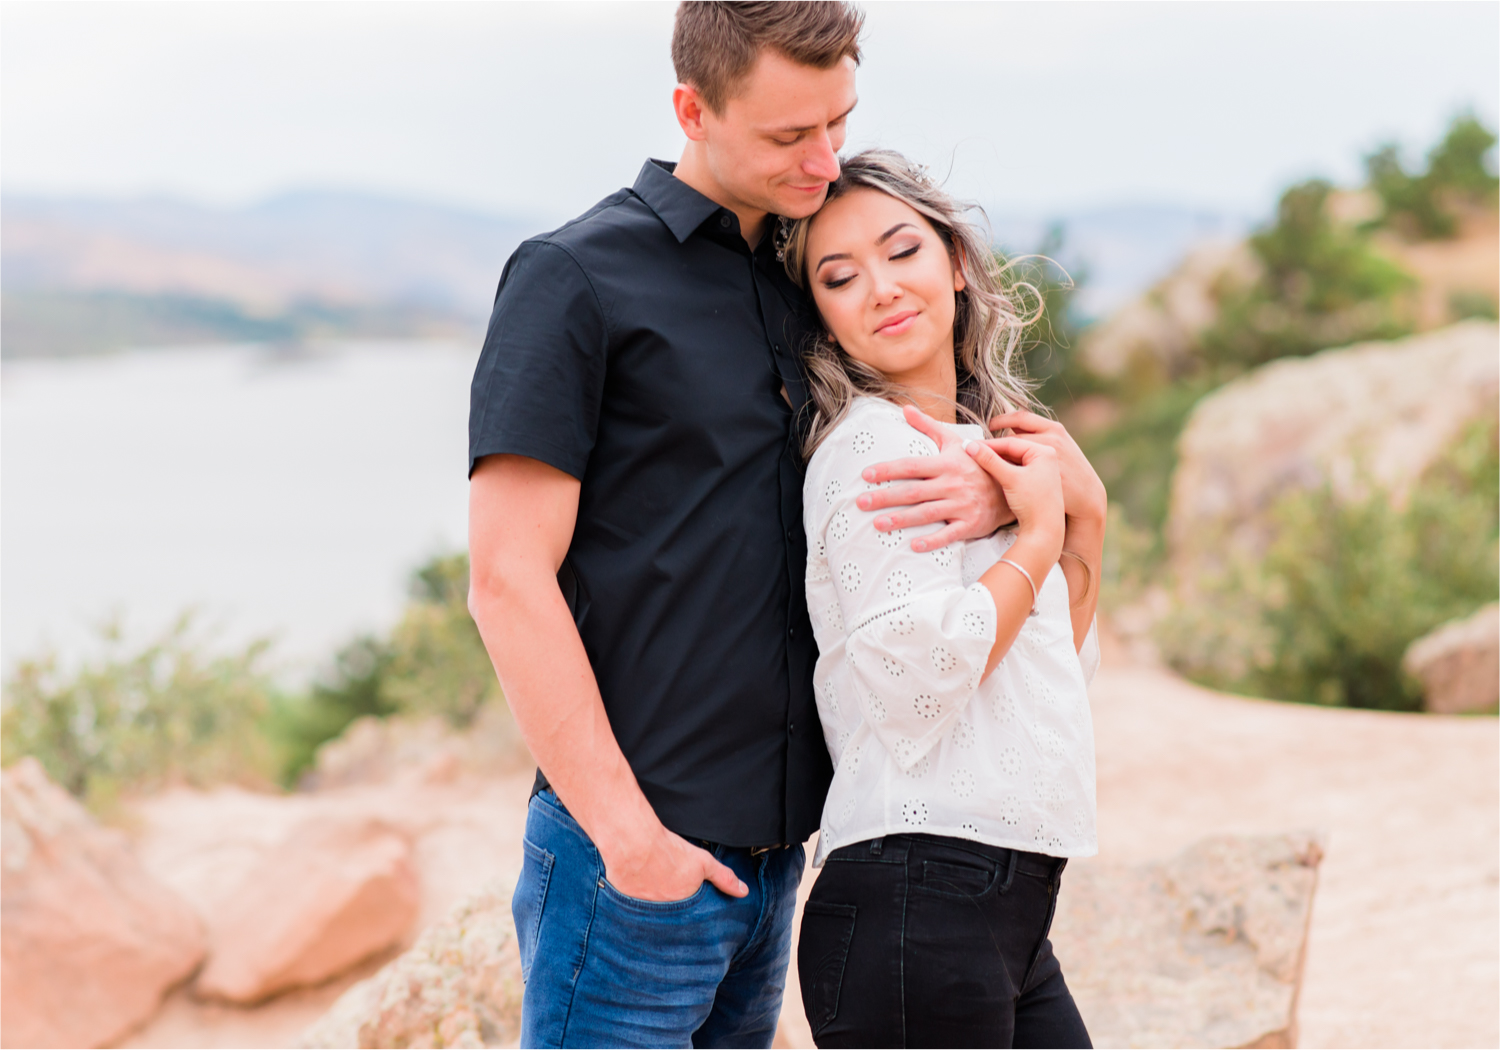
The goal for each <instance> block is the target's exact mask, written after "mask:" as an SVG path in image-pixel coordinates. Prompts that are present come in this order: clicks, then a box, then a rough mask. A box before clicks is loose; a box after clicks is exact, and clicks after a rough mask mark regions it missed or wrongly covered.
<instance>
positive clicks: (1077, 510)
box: [985, 412, 1109, 650]
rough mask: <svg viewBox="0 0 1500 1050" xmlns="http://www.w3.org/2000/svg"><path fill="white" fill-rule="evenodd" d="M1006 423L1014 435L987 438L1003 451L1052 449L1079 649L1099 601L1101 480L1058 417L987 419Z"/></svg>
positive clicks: (1104, 499)
mask: <svg viewBox="0 0 1500 1050" xmlns="http://www.w3.org/2000/svg"><path fill="white" fill-rule="evenodd" d="M1006 427H1009V428H1010V429H1011V430H1013V431H1014V432H1015V433H1016V434H1017V435H1018V436H1016V437H1003V438H991V439H990V440H989V441H987V442H985V444H987V445H988V446H989V447H990V448H991V449H993V450H994V451H996V452H998V453H1000V455H1002V456H1008V457H1010V458H1015V457H1016V456H1017V455H1018V454H1019V453H1020V451H1021V446H1030V447H1035V446H1037V445H1043V446H1045V447H1047V448H1049V449H1051V450H1053V452H1055V453H1056V455H1057V463H1058V473H1059V477H1060V484H1061V486H1062V496H1063V513H1064V515H1065V517H1064V520H1065V521H1066V530H1065V533H1064V536H1063V540H1064V545H1065V547H1066V549H1067V551H1068V553H1069V554H1071V555H1072V557H1071V558H1066V559H1064V560H1063V563H1062V566H1063V575H1064V576H1066V577H1067V580H1068V596H1069V602H1068V605H1069V609H1070V613H1071V616H1072V620H1073V647H1074V648H1075V649H1079V650H1081V649H1082V648H1083V642H1084V639H1085V638H1086V637H1088V633H1089V628H1090V626H1091V625H1092V624H1093V622H1094V613H1095V611H1096V610H1097V609H1098V607H1099V582H1100V580H1101V579H1102V578H1103V575H1102V574H1103V571H1104V526H1105V520H1106V519H1107V518H1108V516H1109V498H1108V496H1107V494H1106V493H1105V491H1104V482H1102V481H1100V480H1099V475H1098V474H1096V473H1094V468H1093V466H1092V465H1090V463H1089V461H1088V458H1087V457H1086V456H1085V455H1084V454H1083V451H1082V450H1081V449H1080V448H1079V447H1078V443H1077V442H1075V441H1074V440H1073V436H1072V435H1071V434H1069V433H1068V431H1067V428H1066V427H1064V426H1063V425H1062V424H1061V423H1058V422H1055V421H1053V420H1050V419H1043V418H1042V417H1041V416H1039V415H1037V414H1036V413H1034V412H1010V413H1007V414H1006V415H1003V416H997V417H996V418H994V419H992V420H990V429H991V430H1001V429H1004V428H1006Z"/></svg>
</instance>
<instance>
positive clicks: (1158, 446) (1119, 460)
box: [1078, 379, 1212, 560]
mask: <svg viewBox="0 0 1500 1050" xmlns="http://www.w3.org/2000/svg"><path fill="white" fill-rule="evenodd" d="M1210 389H1212V386H1211V384H1209V383H1208V382H1206V381H1204V380H1202V379H1200V380H1196V381H1187V382H1182V383H1177V384H1174V385H1172V386H1166V387H1162V388H1161V389H1159V390H1156V391H1154V392H1152V393H1150V394H1146V395H1144V396H1143V397H1141V398H1140V399H1139V400H1137V401H1135V402H1134V403H1132V404H1128V405H1126V406H1125V407H1124V408H1123V410H1122V412H1121V415H1120V417H1119V419H1117V420H1116V421H1115V422H1114V423H1112V424H1111V425H1110V426H1108V427H1105V428H1104V429H1102V430H1098V431H1094V432H1093V433H1088V434H1083V435H1081V436H1080V437H1079V439H1078V440H1079V447H1080V448H1082V449H1083V452H1084V454H1085V455H1086V456H1088V458H1089V462H1090V463H1092V464H1093V466H1094V470H1095V471H1096V472H1097V473H1098V475H1099V479H1100V480H1101V481H1103V482H1104V487H1105V489H1106V490H1107V491H1108V492H1109V500H1110V503H1111V505H1115V506H1118V507H1119V508H1120V510H1121V512H1122V513H1123V515H1124V517H1125V519H1126V520H1128V521H1129V522H1130V524H1131V525H1132V526H1133V527H1135V528H1138V529H1144V530H1146V531H1147V532H1148V533H1150V535H1151V536H1152V537H1153V541H1152V543H1151V545H1150V548H1149V549H1150V553H1151V557H1152V559H1153V560H1159V559H1160V557H1161V555H1162V553H1163V546H1162V541H1161V534H1162V526H1163V525H1164V524H1165V522H1166V519H1167V501H1168V499H1169V497H1170V495H1171V482H1172V472H1173V470H1174V469H1175V468H1176V466H1177V438H1178V435H1179V434H1181V433H1182V427H1183V425H1184V424H1185V423H1186V422H1187V417H1188V414H1189V413H1190V412H1192V410H1193V406H1194V405H1196V404H1197V403H1198V401H1199V399H1200V398H1202V396H1203V395H1204V394H1205V393H1207V392H1208V391H1209V390H1210Z"/></svg>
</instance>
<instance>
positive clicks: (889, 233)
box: [813, 222, 916, 270]
mask: <svg viewBox="0 0 1500 1050" xmlns="http://www.w3.org/2000/svg"><path fill="white" fill-rule="evenodd" d="M908 226H911V228H912V229H916V227H915V226H912V225H911V223H909V222H898V223H896V225H894V226H892V227H891V228H890V229H889V230H886V231H885V232H884V233H882V234H881V235H880V236H879V237H876V238H875V244H876V246H877V247H878V246H880V245H882V244H884V243H885V242H886V241H888V240H890V239H891V238H892V237H894V236H895V235H896V232H897V231H898V230H903V229H905V228H906V227H908ZM848 258H852V256H850V254H849V253H848V252H834V253H833V254H832V255H825V256H823V258H821V259H819V260H818V265H817V266H814V267H813V269H814V270H817V269H821V268H822V266H823V264H824V263H826V262H833V260H835V259H848Z"/></svg>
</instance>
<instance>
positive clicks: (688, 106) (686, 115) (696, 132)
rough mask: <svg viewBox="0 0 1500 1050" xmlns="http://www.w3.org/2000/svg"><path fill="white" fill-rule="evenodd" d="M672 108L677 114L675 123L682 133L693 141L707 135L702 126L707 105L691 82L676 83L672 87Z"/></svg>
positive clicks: (698, 140) (700, 140) (697, 140)
mask: <svg viewBox="0 0 1500 1050" xmlns="http://www.w3.org/2000/svg"><path fill="white" fill-rule="evenodd" d="M672 109H673V111H675V112H676V114H677V124H678V126H679V127H681V128H682V133H683V134H684V135H686V136H687V137H688V138H689V139H691V140H692V141H694V142H702V141H703V140H704V139H705V138H707V137H708V132H707V131H705V130H704V128H703V115H704V113H705V112H706V111H707V109H708V107H707V106H705V105H704V104H703V99H702V98H701V97H700V96H699V94H698V89H697V88H695V87H693V85H691V84H678V85H677V86H676V87H675V88H673V89H672Z"/></svg>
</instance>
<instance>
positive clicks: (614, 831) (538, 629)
mask: <svg viewBox="0 0 1500 1050" xmlns="http://www.w3.org/2000/svg"><path fill="white" fill-rule="evenodd" d="M518 569H519V571H518ZM542 569H543V570H544V569H545V567H542ZM533 577H535V578H533ZM471 610H472V612H473V614H474V620H475V622H476V623H477V624H478V625H479V633H480V636H481V637H482V638H483V639H484V644H485V648H486V649H487V650H488V651H489V654H490V660H491V661H492V662H493V663H494V665H495V673H496V674H497V675H499V678H500V685H501V688H502V689H504V691H505V699H506V701H507V702H508V703H509V705H510V709H511V713H512V714H513V715H514V716H515V720H516V724H517V726H519V727H520V730H521V736H522V738H523V739H524V740H525V741H526V746H527V747H529V748H530V749H531V753H532V755H533V756H534V757H535V758H536V760H537V764H538V765H540V766H541V768H542V772H543V773H545V774H546V776H547V779H548V781H549V782H550V783H551V784H552V788H553V790H554V791H556V792H557V795H558V797H559V798H561V799H562V800H563V803H564V804H565V805H566V806H567V807H568V811H569V812H570V813H571V814H572V815H573V817H574V819H576V820H577V821H578V823H579V824H581V825H582V826H583V829H584V830H585V831H586V832H588V834H589V837H590V838H592V839H593V840H594V843H595V845H596V846H599V848H600V850H601V852H606V853H608V852H610V847H612V846H614V845H615V844H616V843H621V842H625V841H628V840H631V839H632V838H637V837H640V836H642V835H643V834H647V833H654V832H655V829H654V828H652V825H654V826H655V828H660V821H659V820H658V819H657V817H656V813H655V811H654V810H652V808H651V805H650V803H649V802H647V801H646V797H645V795H643V794H642V793H641V789H640V785H639V784H637V783H636V779H635V774H634V773H633V772H632V771H631V769H630V764H629V763H628V762H626V760H625V755H624V753H623V752H621V750H620V745H619V743H618V742H617V741H616V740H615V735H614V731H613V729H612V728H611V727H610V724H609V717H608V716H607V715H606V714H605V711H604V702H603V700H602V698H601V697H600V695H599V687H598V683H597V682H596V681H595V679H594V672H593V668H592V667H591V666H590V665H589V660H588V655H587V653H586V652H585V651H584V648H583V641H582V639H580V638H579V636H578V628H577V626H576V625H575V624H574V622H573V616H572V614H571V613H570V612H569V610H568V606H567V602H566V601H564V599H563V596H562V592H561V591H560V590H559V589H558V586H557V579H556V577H555V576H553V575H551V574H550V573H547V572H545V571H532V572H527V571H526V570H525V569H524V568H519V567H516V566H512V567H511V571H510V572H508V573H507V574H506V578H505V579H503V580H500V579H494V578H491V579H487V580H486V579H481V578H479V577H476V586H475V588H474V590H473V594H472V597H471Z"/></svg>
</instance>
